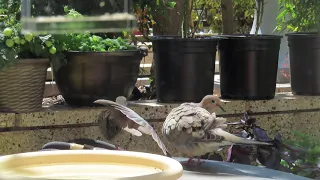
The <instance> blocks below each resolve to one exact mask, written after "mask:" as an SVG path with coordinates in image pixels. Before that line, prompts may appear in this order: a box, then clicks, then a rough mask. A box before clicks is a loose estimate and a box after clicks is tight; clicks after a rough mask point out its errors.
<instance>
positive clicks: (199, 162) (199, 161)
mask: <svg viewBox="0 0 320 180" xmlns="http://www.w3.org/2000/svg"><path fill="white" fill-rule="evenodd" d="M200 158H201V157H200V156H198V160H197V165H200V164H202V163H204V162H205V161H201V159H200Z"/></svg>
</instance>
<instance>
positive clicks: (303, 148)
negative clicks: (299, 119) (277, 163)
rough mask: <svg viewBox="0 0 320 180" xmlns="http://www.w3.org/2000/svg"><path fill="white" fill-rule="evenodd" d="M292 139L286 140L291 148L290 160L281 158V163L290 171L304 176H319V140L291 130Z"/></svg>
mask: <svg viewBox="0 0 320 180" xmlns="http://www.w3.org/2000/svg"><path fill="white" fill-rule="evenodd" d="M293 135H294V137H293V140H286V143H287V144H289V145H290V146H291V147H294V148H292V149H293V152H292V153H291V154H290V155H291V159H290V161H288V160H285V159H282V161H281V164H282V165H283V166H285V167H286V168H288V169H290V172H291V173H293V174H297V175H300V176H304V177H309V178H319V177H320V168H319V163H320V140H319V139H317V138H315V137H312V136H310V135H308V134H305V133H302V132H299V131H293Z"/></svg>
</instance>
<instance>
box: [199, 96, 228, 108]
mask: <svg viewBox="0 0 320 180" xmlns="http://www.w3.org/2000/svg"><path fill="white" fill-rule="evenodd" d="M200 106H201V107H203V108H205V109H206V108H210V109H211V108H216V107H219V108H220V109H221V110H222V111H224V112H226V110H224V108H223V107H222V106H221V99H220V98H219V97H218V96H216V95H206V96H205V97H204V98H203V99H202V101H201V102H200Z"/></svg>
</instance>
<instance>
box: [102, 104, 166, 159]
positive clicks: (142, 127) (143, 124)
mask: <svg viewBox="0 0 320 180" xmlns="http://www.w3.org/2000/svg"><path fill="white" fill-rule="evenodd" d="M103 102H104V103H105V104H109V105H111V106H112V107H114V108H115V109H116V110H119V111H120V112H121V113H122V114H124V115H125V116H126V117H127V118H128V119H129V120H132V121H133V122H135V123H136V124H138V125H139V127H138V128H137V130H138V131H140V132H142V133H145V134H148V135H151V136H152V138H153V140H154V141H156V143H157V144H158V146H159V147H160V148H161V150H162V151H163V153H164V154H165V155H168V150H167V148H166V146H165V145H164V144H163V142H162V141H161V139H160V138H159V136H158V135H157V133H156V132H155V131H154V129H153V128H152V126H150V125H149V123H148V122H147V121H146V120H144V119H143V118H142V117H141V116H139V115H138V114H137V113H136V112H134V111H133V110H132V109H130V108H128V107H126V106H123V105H121V104H118V103H116V102H113V101H109V100H103ZM124 130H126V131H127V132H129V133H132V131H135V129H129V128H127V129H126V128H124ZM128 130H129V131H128ZM134 133H136V132H134Z"/></svg>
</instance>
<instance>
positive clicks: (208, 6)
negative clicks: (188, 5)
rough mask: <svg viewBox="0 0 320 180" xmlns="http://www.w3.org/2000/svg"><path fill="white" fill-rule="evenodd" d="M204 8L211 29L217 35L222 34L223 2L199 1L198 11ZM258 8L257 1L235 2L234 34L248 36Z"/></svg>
mask: <svg viewBox="0 0 320 180" xmlns="http://www.w3.org/2000/svg"><path fill="white" fill-rule="evenodd" d="M202 6H204V9H205V13H204V16H205V19H206V20H207V22H208V23H209V24H210V29H212V30H213V31H214V32H216V33H221V32H222V12H221V1H212V0H197V6H196V8H197V9H201V8H202ZM255 8H256V3H255V0H234V1H233V10H234V33H240V34H248V33H249V32H250V30H251V27H252V24H253V18H254V10H255Z"/></svg>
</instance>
